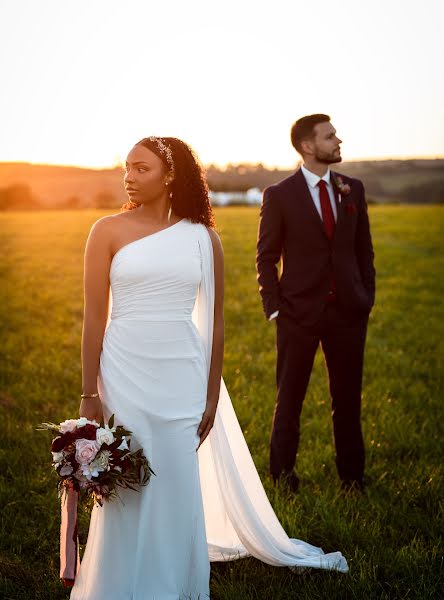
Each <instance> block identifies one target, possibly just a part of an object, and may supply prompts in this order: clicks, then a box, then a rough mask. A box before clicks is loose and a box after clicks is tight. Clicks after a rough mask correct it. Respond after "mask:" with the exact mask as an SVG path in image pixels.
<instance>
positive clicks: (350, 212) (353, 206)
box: [345, 202, 357, 215]
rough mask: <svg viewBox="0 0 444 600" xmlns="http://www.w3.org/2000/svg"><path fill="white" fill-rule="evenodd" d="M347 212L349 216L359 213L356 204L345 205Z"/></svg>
mask: <svg viewBox="0 0 444 600" xmlns="http://www.w3.org/2000/svg"><path fill="white" fill-rule="evenodd" d="M345 211H346V213H347V214H348V215H354V214H355V213H356V211H357V208H356V204H355V203H354V202H350V203H349V204H346V205H345Z"/></svg>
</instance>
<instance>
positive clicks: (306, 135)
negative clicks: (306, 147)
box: [291, 114, 330, 154]
mask: <svg viewBox="0 0 444 600" xmlns="http://www.w3.org/2000/svg"><path fill="white" fill-rule="evenodd" d="M329 121H330V117H329V116H328V115H322V114H316V115H307V116H306V117H301V118H300V119H298V120H297V121H296V122H295V123H294V124H293V127H292V128H291V143H292V144H293V146H294V148H295V149H296V150H297V151H298V152H299V154H302V147H301V142H302V141H303V140H307V139H310V138H311V137H313V134H314V131H313V130H314V128H315V126H316V125H317V124H318V123H327V122H329Z"/></svg>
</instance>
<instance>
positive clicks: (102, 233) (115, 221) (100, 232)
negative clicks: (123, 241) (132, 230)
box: [90, 211, 130, 239]
mask: <svg viewBox="0 0 444 600" xmlns="http://www.w3.org/2000/svg"><path fill="white" fill-rule="evenodd" d="M128 212H129V211H128ZM128 212H121V213H116V214H114V215H107V216H106V217H102V218H101V219H99V220H98V221H96V222H95V223H94V224H93V225H92V227H91V231H90V237H94V238H97V239H109V238H110V236H112V235H113V234H114V233H115V232H116V231H117V230H118V229H120V228H121V227H122V225H124V223H125V222H127V221H128V219H129V218H130V217H129V214H128Z"/></svg>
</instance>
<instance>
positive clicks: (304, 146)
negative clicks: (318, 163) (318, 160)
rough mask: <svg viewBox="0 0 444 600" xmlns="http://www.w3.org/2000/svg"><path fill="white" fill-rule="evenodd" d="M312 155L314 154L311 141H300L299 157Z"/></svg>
mask: <svg viewBox="0 0 444 600" xmlns="http://www.w3.org/2000/svg"><path fill="white" fill-rule="evenodd" d="M312 154H314V149H313V140H312V139H310V138H305V140H301V155H302V156H303V157H304V156H306V155H309V156H311V155H312Z"/></svg>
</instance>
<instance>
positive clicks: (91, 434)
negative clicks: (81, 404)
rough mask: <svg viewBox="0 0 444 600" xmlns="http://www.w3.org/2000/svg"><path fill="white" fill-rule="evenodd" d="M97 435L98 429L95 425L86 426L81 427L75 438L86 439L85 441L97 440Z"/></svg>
mask: <svg viewBox="0 0 444 600" xmlns="http://www.w3.org/2000/svg"><path fill="white" fill-rule="evenodd" d="M96 433H97V427H96V426H95V425H91V424H88V425H84V426H83V427H79V428H78V429H77V430H76V431H75V432H74V436H75V438H76V439H78V440H80V439H85V440H95V439H96Z"/></svg>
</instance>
